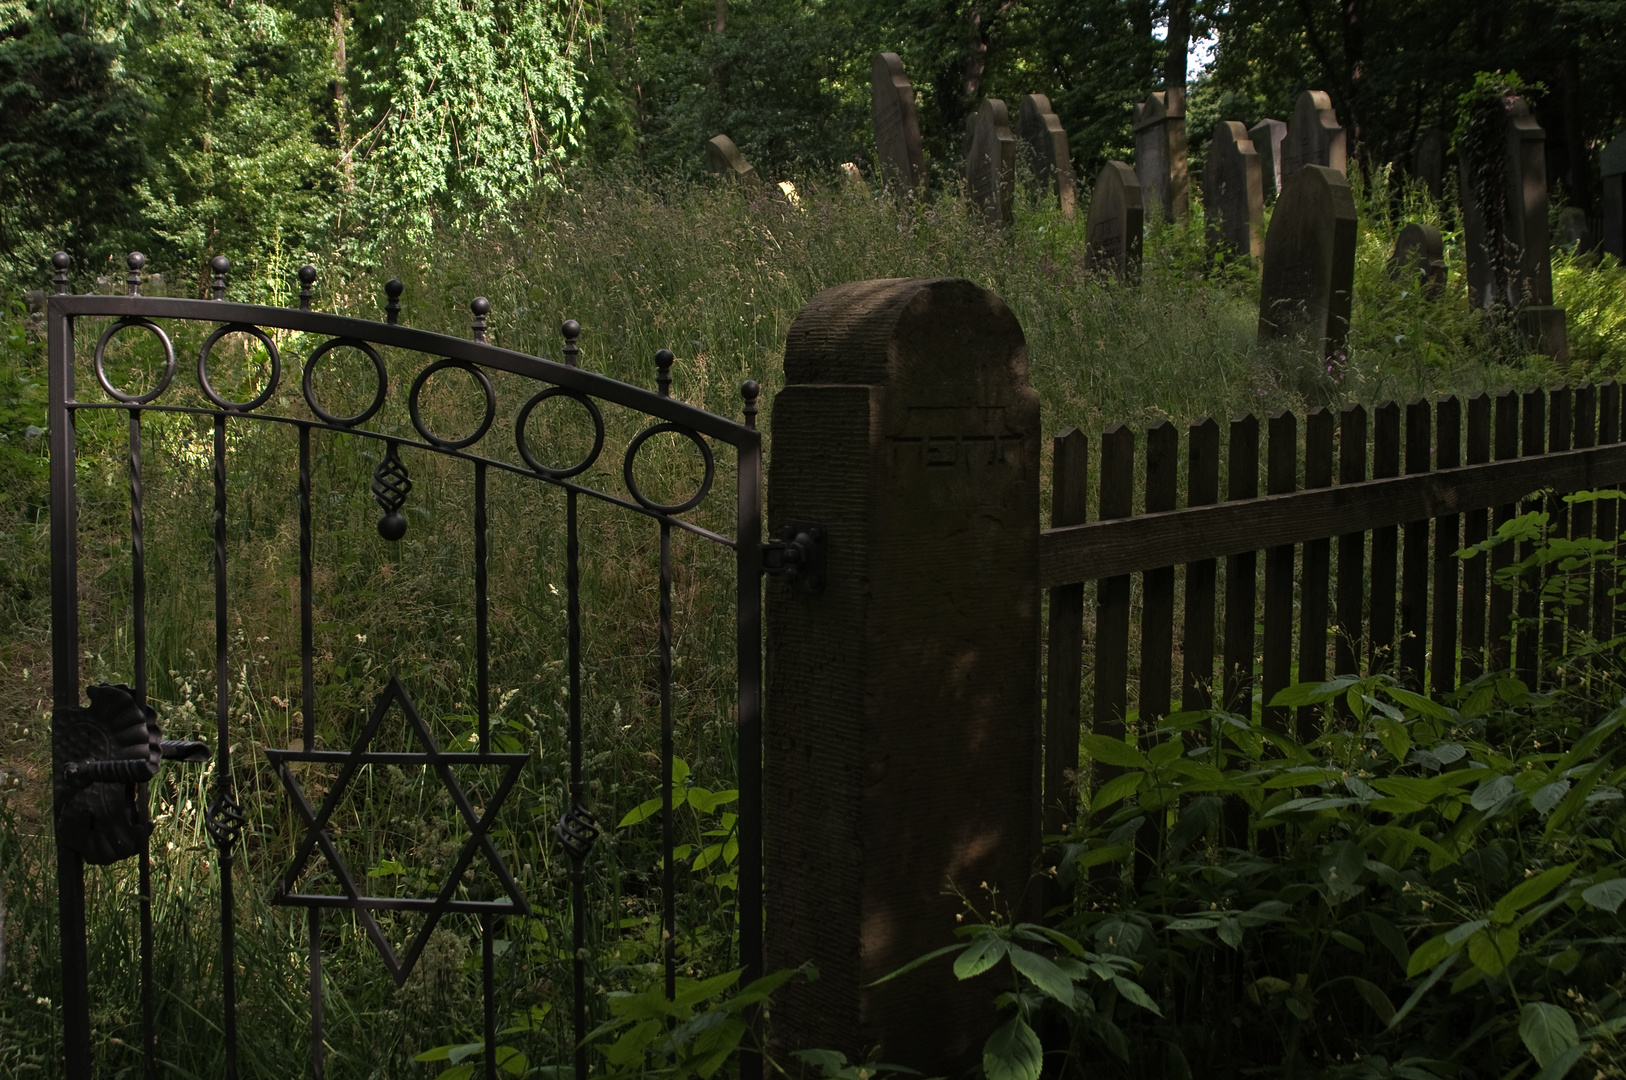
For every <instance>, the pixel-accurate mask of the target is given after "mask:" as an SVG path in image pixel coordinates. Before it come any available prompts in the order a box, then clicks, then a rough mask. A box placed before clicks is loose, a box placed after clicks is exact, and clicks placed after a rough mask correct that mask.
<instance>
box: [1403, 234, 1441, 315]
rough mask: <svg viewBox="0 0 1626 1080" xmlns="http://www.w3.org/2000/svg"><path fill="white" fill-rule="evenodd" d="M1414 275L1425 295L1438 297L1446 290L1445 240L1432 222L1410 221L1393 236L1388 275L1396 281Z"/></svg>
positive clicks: (1432, 298)
mask: <svg viewBox="0 0 1626 1080" xmlns="http://www.w3.org/2000/svg"><path fill="white" fill-rule="evenodd" d="M1407 274H1411V275H1414V276H1415V277H1416V279H1417V282H1418V285H1419V287H1420V288H1421V290H1422V293H1423V295H1424V296H1426V297H1428V298H1429V299H1430V300H1437V299H1439V296H1440V294H1441V293H1442V292H1444V291H1445V240H1444V238H1443V237H1441V236H1440V230H1439V229H1436V228H1435V227H1434V226H1432V225H1424V224H1422V223H1420V222H1415V221H1414V222H1412V223H1411V224H1410V225H1407V226H1406V227H1405V228H1404V229H1401V230H1400V235H1399V236H1398V237H1396V238H1395V249H1394V253H1393V254H1392V255H1390V256H1389V276H1391V277H1393V278H1394V279H1395V280H1396V281H1399V280H1400V279H1401V278H1402V277H1404V276H1406V275H1407Z"/></svg>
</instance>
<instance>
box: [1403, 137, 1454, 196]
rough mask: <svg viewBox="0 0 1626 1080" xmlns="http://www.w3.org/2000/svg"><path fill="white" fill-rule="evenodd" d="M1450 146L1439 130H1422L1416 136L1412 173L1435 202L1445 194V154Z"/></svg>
mask: <svg viewBox="0 0 1626 1080" xmlns="http://www.w3.org/2000/svg"><path fill="white" fill-rule="evenodd" d="M1450 144H1451V140H1450V138H1449V137H1448V136H1447V135H1446V133H1445V132H1443V131H1441V130H1440V129H1439V128H1424V129H1423V131H1422V133H1421V134H1419V135H1418V136H1417V153H1416V155H1415V157H1414V159H1413V161H1412V173H1413V175H1415V176H1416V177H1417V179H1418V180H1421V181H1422V183H1423V187H1424V188H1425V189H1427V191H1428V194H1429V197H1430V198H1432V199H1434V201H1435V202H1438V201H1439V200H1440V196H1442V195H1443V194H1444V193H1445V152H1446V150H1447V149H1449V147H1450Z"/></svg>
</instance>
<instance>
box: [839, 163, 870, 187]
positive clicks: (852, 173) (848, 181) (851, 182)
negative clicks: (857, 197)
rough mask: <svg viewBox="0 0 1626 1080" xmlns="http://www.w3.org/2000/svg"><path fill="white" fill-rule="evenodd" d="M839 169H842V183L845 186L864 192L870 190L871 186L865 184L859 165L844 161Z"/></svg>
mask: <svg viewBox="0 0 1626 1080" xmlns="http://www.w3.org/2000/svg"><path fill="white" fill-rule="evenodd" d="M838 167H839V168H840V169H841V182H842V183H843V184H845V185H846V186H848V187H854V188H858V189H860V190H864V191H867V190H869V185H868V184H866V183H864V174H863V173H861V172H859V171H858V166H857V165H855V164H853V163H852V162H850V161H843V162H842V163H841V164H840V166H838Z"/></svg>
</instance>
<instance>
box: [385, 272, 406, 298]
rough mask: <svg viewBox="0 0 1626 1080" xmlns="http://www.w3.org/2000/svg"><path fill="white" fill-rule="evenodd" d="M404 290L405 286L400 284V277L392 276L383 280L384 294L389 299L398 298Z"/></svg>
mask: <svg viewBox="0 0 1626 1080" xmlns="http://www.w3.org/2000/svg"><path fill="white" fill-rule="evenodd" d="M405 291H406V286H405V285H403V284H401V279H400V278H398V277H392V278H390V279H389V280H388V281H386V282H384V295H385V296H387V297H389V298H390V299H391V300H395V299H398V298H399V297H400V295H401V294H402V293H403V292H405Z"/></svg>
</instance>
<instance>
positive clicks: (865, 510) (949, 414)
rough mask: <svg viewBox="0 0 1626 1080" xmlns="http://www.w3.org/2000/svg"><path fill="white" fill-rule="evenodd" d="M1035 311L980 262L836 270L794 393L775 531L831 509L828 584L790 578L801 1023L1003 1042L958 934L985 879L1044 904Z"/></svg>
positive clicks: (894, 1051) (791, 357) (787, 721)
mask: <svg viewBox="0 0 1626 1080" xmlns="http://www.w3.org/2000/svg"><path fill="white" fill-rule="evenodd" d="M1027 368H1028V360H1027V348H1026V345H1025V343H1024V340H1023V336H1022V328H1021V326H1020V325H1018V323H1017V321H1016V317H1015V316H1014V315H1012V314H1011V311H1010V309H1009V308H1008V307H1006V305H1005V303H1004V302H1003V301H1002V300H1000V298H999V297H997V296H995V295H994V294H993V293H990V292H987V291H985V290H983V289H981V288H979V287H977V286H976V285H973V284H972V283H971V282H969V281H962V280H954V279H947V278H938V279H919V278H913V279H892V280H885V281H862V282H854V283H850V284H846V285H838V286H836V287H834V288H831V289H827V290H825V291H824V292H822V293H819V294H818V295H817V296H815V297H814V298H813V299H812V300H811V301H810V302H809V303H808V305H807V306H806V307H804V308H803V309H802V310H801V313H800V314H799V315H798V316H797V317H796V321H795V322H794V323H793V324H792V326H791V328H790V334H789V337H788V340H787V342H786V345H785V384H786V385H785V388H784V390H782V391H780V393H779V394H778V395H777V397H776V398H775V400H774V404H773V436H774V447H773V450H774V452H773V458H772V461H771V464H770V467H769V474H768V526H769V535H778V534H779V532H780V530H782V529H783V528H784V527H785V526H788V525H793V524H804V523H817V524H820V525H822V526H823V527H824V529H825V534H826V536H827V537H828V555H827V560H828V561H827V564H826V580H827V582H828V584H827V585H826V587H825V589H824V591H823V592H821V593H817V594H814V593H809V592H804V591H801V590H798V589H795V588H793V587H787V586H785V585H783V584H782V583H779V582H771V583H769V584H768V585H767V587H766V592H767V604H766V626H767V650H766V657H767V667H766V672H765V676H766V677H765V685H764V690H765V697H766V700H767V702H768V703H769V704H768V713H767V716H766V720H765V723H764V731H765V733H766V738H765V739H764V749H765V758H764V777H763V779H764V783H763V792H764V794H763V798H764V844H763V856H764V866H763V874H764V880H765V881H766V883H767V934H766V939H767V949H768V953H767V957H766V960H767V967H768V970H770V971H772V970H775V969H779V968H785V967H794V966H796V965H799V964H801V963H803V962H805V961H808V960H812V961H813V962H814V963H815V964H816V965H817V967H818V969H819V973H820V974H819V978H818V980H817V981H814V982H808V981H805V980H800V979H797V980H792V981H791V982H789V983H787V984H786V985H785V987H784V988H783V989H782V990H781V991H779V992H778V994H776V995H775V998H774V1005H773V1019H774V1025H773V1038H774V1041H775V1042H776V1043H778V1044H779V1045H780V1046H781V1047H782V1048H785V1049H794V1048H799V1047H808V1046H816V1047H823V1048H828V1049H833V1050H839V1051H841V1052H843V1053H845V1054H846V1055H847V1059H848V1060H849V1061H870V1060H876V1059H879V1060H885V1061H897V1062H907V1063H908V1064H909V1065H910V1066H911V1067H912V1068H918V1069H922V1070H924V1071H925V1074H926V1075H928V1076H958V1075H962V1074H963V1073H964V1072H966V1070H967V1069H968V1068H970V1067H973V1066H975V1065H976V1064H978V1063H979V1059H980V1055H981V1050H982V1044H983V1042H984V1040H985V1039H986V1037H987V1036H988V1034H989V1033H990V1032H991V1031H992V1030H993V1028H994V1027H995V1025H996V1024H998V1023H999V1021H1000V1017H999V1016H998V1014H997V1013H996V1012H995V1011H994V1010H993V1009H992V1008H990V1006H989V1000H990V994H991V993H992V991H990V989H989V988H988V986H987V985H985V984H984V983H982V982H960V981H958V980H956V979H955V978H954V975H953V973H952V971H951V970H950V968H951V960H950V959H949V958H947V957H943V958H940V959H938V960H935V961H933V962H931V963H929V964H927V965H926V966H925V968H924V969H923V970H919V971H916V972H912V973H910V974H908V975H905V976H902V977H900V978H898V979H895V980H892V981H890V982H887V983H883V984H881V985H880V986H872V985H870V984H871V983H872V982H874V981H875V980H876V979H879V978H881V977H882V976H884V975H888V974H890V973H892V972H893V971H896V970H897V969H898V968H900V967H902V966H903V965H904V964H906V963H908V962H910V961H912V960H914V959H916V958H918V957H920V956H922V955H924V954H925V953H927V952H930V951H931V950H933V949H937V948H941V947H942V946H945V945H949V944H952V943H954V942H955V941H956V940H957V939H956V937H955V934H954V929H955V926H956V922H957V919H956V916H958V915H960V914H961V913H962V911H963V908H962V906H961V901H960V899H959V897H957V896H955V895H952V894H951V892H950V890H956V889H957V890H960V891H962V892H963V893H964V895H965V896H966V897H967V898H970V899H972V900H973V901H977V902H983V903H986V902H987V898H988V894H987V893H986V892H985V891H984V888H983V885H984V883H986V884H987V886H989V887H991V888H997V889H998V890H999V896H1000V905H1001V907H1004V906H1005V905H1006V904H1009V905H1011V906H1012V907H1013V908H1014V909H1015V910H1014V911H1013V912H1012V914H1013V916H1014V917H1016V918H1019V919H1020V918H1029V917H1031V916H1032V914H1034V910H1033V909H1034V907H1035V905H1034V903H1033V902H1032V901H1033V899H1034V898H1035V897H1036V896H1037V893H1038V890H1037V889H1033V888H1030V887H1029V881H1030V879H1031V877H1032V875H1033V872H1034V867H1035V866H1036V865H1037V860H1038V857H1039V850H1040V848H1039V840H1040V798H1039V786H1038V782H1037V781H1038V776H1039V752H1040V748H1039V714H1040V709H1039V699H1038V687H1039V671H1038V648H1037V641H1038V634H1039V596H1040V592H1039V582H1038V540H1039V433H1040V429H1039V400H1038V396H1037V395H1036V394H1035V393H1034V391H1033V390H1032V388H1031V387H1030V386H1029V385H1028V373H1027Z"/></svg>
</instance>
